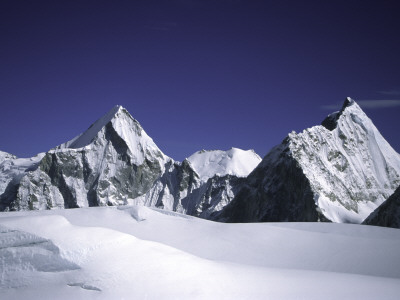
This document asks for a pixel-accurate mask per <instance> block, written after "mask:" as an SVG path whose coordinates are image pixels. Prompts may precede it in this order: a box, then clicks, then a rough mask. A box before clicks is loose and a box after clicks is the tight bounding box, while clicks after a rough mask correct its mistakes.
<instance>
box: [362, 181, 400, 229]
mask: <svg viewBox="0 0 400 300" xmlns="http://www.w3.org/2000/svg"><path fill="white" fill-rule="evenodd" d="M363 224H365V225H375V226H383V227H392V228H400V186H399V187H398V188H397V189H396V191H395V192H394V193H393V194H392V195H391V196H390V197H389V198H388V199H387V200H386V201H385V202H383V204H381V205H380V206H379V207H378V208H377V209H375V210H374V211H373V212H372V213H371V214H370V215H369V216H368V218H366V219H365V220H364V222H363Z"/></svg>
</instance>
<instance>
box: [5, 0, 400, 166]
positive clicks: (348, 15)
mask: <svg viewBox="0 0 400 300" xmlns="http://www.w3.org/2000/svg"><path fill="white" fill-rule="evenodd" d="M399 13H400V4H399V3H398V1H394V0H393V1H389V0H380V1H351V0H347V1H340V0H338V1H285V0H282V1H251V0H250V1H244V0H243V1H239V0H236V1H235V0H231V1H229V0H219V1H217V0H170V1H153V0H143V1H140V0H138V1H120V0H116V1H101V0H98V1H86V0H79V1H74V0H71V1H41V0H37V1H33V0H32V1H23V0H21V1H19V0H2V1H0V113H1V115H0V116H1V117H0V128H1V130H0V150H2V151H6V152H10V153H12V154H15V155H17V156H19V157H29V156H33V155H35V154H37V153H39V152H45V151H48V150H49V149H51V148H53V147H55V146H56V145H58V144H61V143H63V142H65V141H67V140H70V139H71V138H73V137H75V136H76V135H78V134H80V133H81V132H83V131H84V130H86V129H87V128H88V127H89V126H90V124H92V123H93V122H94V121H96V120H97V119H98V118H100V117H101V116H102V115H104V114H105V113H106V112H107V111H109V110H110V109H111V108H112V107H113V106H115V105H122V106H124V107H125V108H126V109H127V110H128V111H129V112H130V113H131V114H132V116H133V117H134V118H135V119H137V120H138V121H139V122H140V123H141V125H142V126H143V128H144V129H145V131H146V132H147V133H148V134H149V135H150V136H151V137H152V138H153V140H154V141H155V143H156V144H157V145H158V146H159V148H160V149H161V150H162V151H163V152H164V153H165V154H167V155H169V156H170V157H172V158H174V159H176V160H183V159H184V158H185V157H188V156H190V155H191V154H192V153H194V152H196V151H198V150H201V149H208V150H212V149H221V150H227V149H230V148H231V147H237V148H242V149H245V150H247V149H254V150H255V151H256V152H257V153H258V154H259V155H261V156H264V155H265V154H266V153H267V152H268V151H269V150H270V149H271V148H272V147H273V146H275V145H277V144H279V143H280V142H281V141H282V140H283V139H284V138H285V136H286V135H287V134H288V133H289V132H291V131H293V130H294V131H296V132H300V131H302V130H303V129H305V128H308V127H311V126H314V125H318V124H320V123H321V121H322V120H323V119H324V118H325V117H326V115H328V114H329V113H331V112H333V111H335V110H338V109H339V108H340V106H341V104H342V103H343V101H344V99H345V97H347V96H350V97H352V98H354V99H355V100H356V101H358V103H359V104H361V107H362V108H363V109H364V111H365V112H366V113H367V115H368V116H369V117H370V118H371V119H372V121H373V122H374V123H375V125H376V126H377V128H378V129H379V130H380V132H381V133H382V135H383V136H384V137H385V138H386V139H387V140H388V142H389V143H390V144H391V145H392V146H393V147H394V149H395V150H396V151H397V152H400V138H399V132H400V122H399V116H400V55H399V53H400V39H399V36H400V18H399Z"/></svg>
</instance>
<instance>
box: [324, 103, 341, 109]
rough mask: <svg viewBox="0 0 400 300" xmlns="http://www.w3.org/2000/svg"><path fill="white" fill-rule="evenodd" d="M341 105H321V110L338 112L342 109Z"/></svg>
mask: <svg viewBox="0 0 400 300" xmlns="http://www.w3.org/2000/svg"><path fill="white" fill-rule="evenodd" d="M342 104H343V103H337V104H328V105H322V106H321V109H323V110H332V111H333V110H339V109H340V108H341V107H342Z"/></svg>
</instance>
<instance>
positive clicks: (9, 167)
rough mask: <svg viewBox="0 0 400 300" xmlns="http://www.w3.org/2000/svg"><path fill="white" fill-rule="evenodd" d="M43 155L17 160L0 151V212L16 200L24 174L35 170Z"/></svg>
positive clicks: (13, 156)
mask: <svg viewBox="0 0 400 300" xmlns="http://www.w3.org/2000/svg"><path fill="white" fill-rule="evenodd" d="M44 155H45V154H44V153H39V154H38V155H36V156H35V157H31V158H18V157H16V156H15V155H12V154H9V153H7V152H2V151H0V211H3V210H5V209H6V208H7V207H9V205H10V204H11V202H12V201H13V200H14V199H15V198H16V194H17V189H18V185H19V183H20V181H21V179H22V178H23V177H24V175H25V174H26V172H29V171H30V170H34V169H35V168H37V166H38V164H39V163H40V160H41V159H42V158H43V156H44Z"/></svg>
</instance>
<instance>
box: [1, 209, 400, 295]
mask: <svg viewBox="0 0 400 300" xmlns="http://www.w3.org/2000/svg"><path fill="white" fill-rule="evenodd" d="M0 236H1V238H0V274H1V276H0V295H1V299H2V300H6V299H40V300H42V299H307V300H310V299H398V296H399V294H400V252H399V251H398V249H399V248H400V230H398V229H390V228H382V227H374V226H363V225H351V224H335V223H312V222H310V223H248V224H225V223H217V222H212V221H208V220H203V219H199V218H196V217H190V216H187V215H183V214H178V213H174V212H169V211H166V210H160V209H155V208H147V207H143V206H129V205H128V206H119V207H94V208H77V209H68V210H39V211H19V212H4V213H2V214H0Z"/></svg>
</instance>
